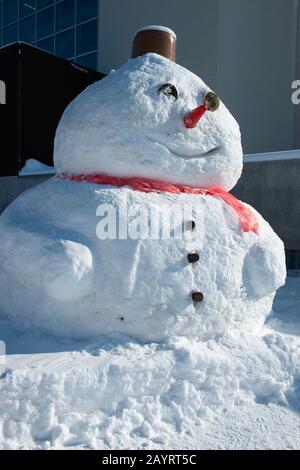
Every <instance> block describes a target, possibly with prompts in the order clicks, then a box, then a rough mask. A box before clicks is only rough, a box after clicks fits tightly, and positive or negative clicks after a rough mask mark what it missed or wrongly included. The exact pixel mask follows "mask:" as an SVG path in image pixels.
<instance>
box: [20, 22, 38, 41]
mask: <svg viewBox="0 0 300 470" xmlns="http://www.w3.org/2000/svg"><path fill="white" fill-rule="evenodd" d="M19 39H20V41H25V42H29V43H30V42H34V40H35V16H29V18H26V19H25V20H22V21H20V38H19Z"/></svg>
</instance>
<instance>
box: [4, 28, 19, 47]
mask: <svg viewBox="0 0 300 470" xmlns="http://www.w3.org/2000/svg"><path fill="white" fill-rule="evenodd" d="M17 40H18V25H17V24H13V25H12V26H9V27H8V28H5V29H4V30H3V45H4V46H5V45H6V44H10V43H12V42H16V41H17Z"/></svg>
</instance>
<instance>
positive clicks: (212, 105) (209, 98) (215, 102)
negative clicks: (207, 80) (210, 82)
mask: <svg viewBox="0 0 300 470" xmlns="http://www.w3.org/2000/svg"><path fill="white" fill-rule="evenodd" d="M204 104H205V106H206V107H207V109H208V111H216V110H217V109H218V107H219V106H220V98H219V97H218V96H217V95H216V94H215V93H213V92H212V91H209V92H208V93H206V95H205V96H204Z"/></svg>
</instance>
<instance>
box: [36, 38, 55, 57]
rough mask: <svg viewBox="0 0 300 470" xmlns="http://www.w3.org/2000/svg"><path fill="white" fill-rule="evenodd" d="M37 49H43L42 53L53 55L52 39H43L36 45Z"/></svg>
mask: <svg viewBox="0 0 300 470" xmlns="http://www.w3.org/2000/svg"><path fill="white" fill-rule="evenodd" d="M37 47H39V48H40V49H43V50H44V51H47V52H51V53H52V54H53V53H54V37H53V36H52V37H51V38H47V39H43V41H39V42H38V43H37Z"/></svg>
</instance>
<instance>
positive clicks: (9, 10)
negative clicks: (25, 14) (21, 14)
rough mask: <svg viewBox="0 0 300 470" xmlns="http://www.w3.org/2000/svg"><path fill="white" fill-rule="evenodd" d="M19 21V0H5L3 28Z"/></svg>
mask: <svg viewBox="0 0 300 470" xmlns="http://www.w3.org/2000/svg"><path fill="white" fill-rule="evenodd" d="M17 19H18V0H5V2H3V26H6V25H7V24H9V23H12V22H13V21H17Z"/></svg>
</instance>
